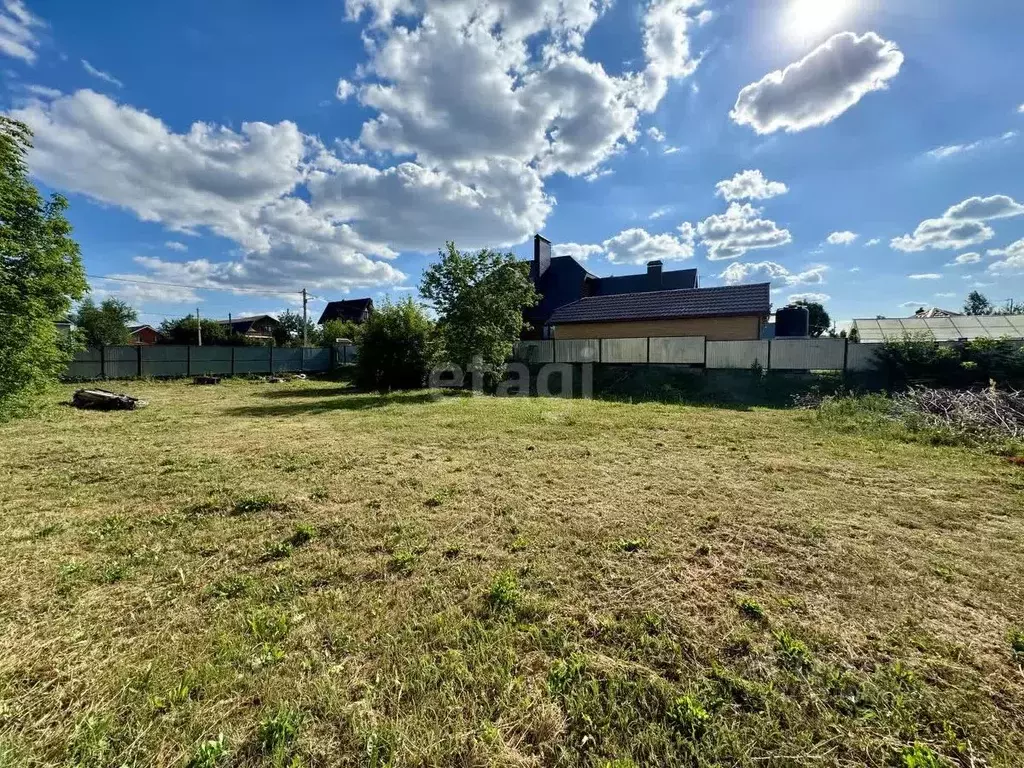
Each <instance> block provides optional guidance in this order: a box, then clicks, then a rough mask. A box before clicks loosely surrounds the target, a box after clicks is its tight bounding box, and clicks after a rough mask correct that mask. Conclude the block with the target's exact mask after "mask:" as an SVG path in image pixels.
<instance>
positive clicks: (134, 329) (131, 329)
mask: <svg viewBox="0 0 1024 768" xmlns="http://www.w3.org/2000/svg"><path fill="white" fill-rule="evenodd" d="M147 328H148V329H149V330H151V331H152V332H153V333H156V334H159V333H160V331H158V330H157V329H156V328H154V327H153V326H152V325H149V324H148V323H143V324H142V325H129V326H128V333H129V334H130V335H132V336H134V335H135V334H136V333H138V332H139V331H144V330H145V329H147Z"/></svg>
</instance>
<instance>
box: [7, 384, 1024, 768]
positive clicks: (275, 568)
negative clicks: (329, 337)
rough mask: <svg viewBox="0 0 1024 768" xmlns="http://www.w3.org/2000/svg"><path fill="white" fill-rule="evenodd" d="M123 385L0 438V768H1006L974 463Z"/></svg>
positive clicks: (1004, 666) (965, 458) (984, 504)
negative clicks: (131, 396) (93, 404)
mask: <svg viewBox="0 0 1024 768" xmlns="http://www.w3.org/2000/svg"><path fill="white" fill-rule="evenodd" d="M123 386H124V387H126V388H128V389H129V390H130V391H132V392H133V393H135V394H138V395H140V396H142V397H144V398H146V399H148V400H150V401H151V405H150V407H149V408H147V409H145V410H142V411H137V412H131V413H93V412H81V411H76V410H73V409H71V408H67V407H60V406H56V405H54V406H53V407H51V408H48V409H47V410H46V411H44V412H43V413H42V414H40V415H38V416H34V417H32V418H29V419H24V420H21V421H17V422H14V423H11V424H7V425H4V426H0V535H2V540H3V555H2V558H0V568H2V572H0V575H2V581H0V765H22V764H29V765H55V764H56V765H82V766H121V765H127V766H148V765H192V766H213V765H309V766H320V765H345V766H368V767H371V768H384V766H524V767H525V766H575V765H585V766H604V767H606V768H627V767H630V766H665V765H668V766H675V765H685V766H693V765H700V766H734V765H735V766H793V765H814V766H820V765H839V766H862V765H871V766H910V767H912V768H920V767H924V768H928V767H930V766H940V765H941V766H946V765H960V766H986V765H989V766H996V765H1024V757H1022V755H1024V673H1022V670H1021V663H1022V659H1024V635H1022V634H1019V630H1020V629H1024V504H1022V501H1024V470H1022V469H1021V468H1020V467H1018V466H1014V465H1012V464H1010V463H1009V462H1007V461H1005V460H1004V459H1001V458H999V457H996V456H991V455H984V454H982V453H976V452H970V451H968V450H965V449H962V448H951V447H933V446H927V445H922V444H909V443H905V442H899V441H896V440H892V439H888V438H883V437H877V436H871V435H870V434H861V433H857V432H842V431H837V430H836V429H835V428H834V426H833V425H826V424H823V423H821V422H820V421H819V420H818V419H817V418H816V416H815V415H814V413H811V412H799V411H787V410H771V409H754V410H730V409H726V408H693V407H685V406H670V405H661V404H634V405H630V404H623V403H608V402H592V401H591V402H588V401H568V400H543V399H526V400H523V399H514V400H499V399H492V398H464V397H448V398H442V399H436V398H433V397H431V396H429V395H427V394H408V395H399V396H395V397H391V398H378V397H375V396H369V395H362V394H354V393H351V391H350V390H347V389H345V388H344V386H343V385H339V384H336V383H329V382H294V383H289V384H283V385H269V384H259V383H248V382H227V383H224V384H222V385H220V386H217V387H195V386H191V385H188V384H184V383H152V382H148V383H146V382H139V383H131V384H125V385H123ZM70 391H71V390H70V389H68V390H67V392H68V393H69V392H70ZM54 399H55V400H56V398H54ZM1015 631H1016V632H1018V634H1014V633H1015Z"/></svg>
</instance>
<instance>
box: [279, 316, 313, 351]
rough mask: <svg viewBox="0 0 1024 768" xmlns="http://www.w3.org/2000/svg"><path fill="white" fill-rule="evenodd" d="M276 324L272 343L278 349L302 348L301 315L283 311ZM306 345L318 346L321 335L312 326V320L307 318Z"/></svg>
mask: <svg viewBox="0 0 1024 768" xmlns="http://www.w3.org/2000/svg"><path fill="white" fill-rule="evenodd" d="M277 322H278V323H280V325H278V326H277V328H275V329H274V343H275V344H277V346H279V347H301V346H302V326H303V323H302V315H300V314H298V313H297V312H292V311H291V310H285V312H284V314H283V315H279V316H278V318H277ZM305 326H306V343H307V344H308V345H310V346H318V345H319V344H320V338H321V333H320V329H319V328H317V327H316V325H314V324H313V321H312V320H309V319H308V318H307V320H306V323H305Z"/></svg>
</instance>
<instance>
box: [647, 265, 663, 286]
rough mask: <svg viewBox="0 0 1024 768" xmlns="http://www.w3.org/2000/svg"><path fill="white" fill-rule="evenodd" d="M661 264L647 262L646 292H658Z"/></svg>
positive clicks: (660, 284) (660, 283)
mask: <svg viewBox="0 0 1024 768" xmlns="http://www.w3.org/2000/svg"><path fill="white" fill-rule="evenodd" d="M662 266H663V265H662V263H661V262H660V261H649V262H647V286H648V290H651V291H660V290H661V286H662V282H661V268H662Z"/></svg>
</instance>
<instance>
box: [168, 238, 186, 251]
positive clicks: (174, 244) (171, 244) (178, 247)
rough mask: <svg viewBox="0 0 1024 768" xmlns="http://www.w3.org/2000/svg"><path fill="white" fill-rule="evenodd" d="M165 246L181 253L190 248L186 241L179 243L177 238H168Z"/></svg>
mask: <svg viewBox="0 0 1024 768" xmlns="http://www.w3.org/2000/svg"><path fill="white" fill-rule="evenodd" d="M164 248H166V249H167V250H169V251H178V252H181V253H183V252H185V251H187V250H188V246H187V245H185V244H184V243H179V242H178V241H177V240H168V241H167V242H166V243H164Z"/></svg>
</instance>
